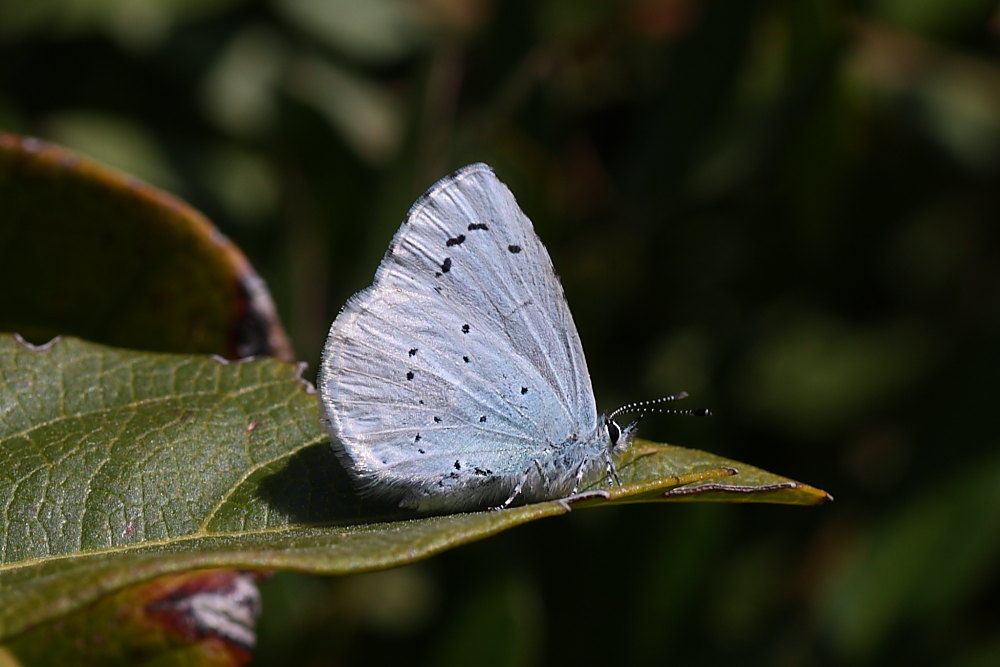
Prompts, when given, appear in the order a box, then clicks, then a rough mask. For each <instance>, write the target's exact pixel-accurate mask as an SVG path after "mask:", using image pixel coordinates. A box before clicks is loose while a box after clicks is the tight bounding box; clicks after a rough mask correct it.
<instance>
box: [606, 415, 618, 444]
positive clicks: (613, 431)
mask: <svg viewBox="0 0 1000 667" xmlns="http://www.w3.org/2000/svg"><path fill="white" fill-rule="evenodd" d="M605 424H607V426H608V436H609V437H610V438H611V444H612V445H617V444H618V438H620V437H621V435H622V429H621V427H620V426H618V424H616V423H615V422H614V420H612V419H608V420H607V421H606V422H605Z"/></svg>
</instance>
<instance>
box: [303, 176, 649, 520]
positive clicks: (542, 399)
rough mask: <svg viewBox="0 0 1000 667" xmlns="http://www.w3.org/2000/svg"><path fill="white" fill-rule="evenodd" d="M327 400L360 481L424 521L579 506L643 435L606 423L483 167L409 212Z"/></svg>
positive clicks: (553, 303)
mask: <svg viewBox="0 0 1000 667" xmlns="http://www.w3.org/2000/svg"><path fill="white" fill-rule="evenodd" d="M319 389H320V393H321V396H322V402H323V407H324V410H325V412H326V416H327V421H328V423H329V427H330V430H331V433H332V435H333V436H334V438H333V440H332V443H333V446H334V448H335V450H336V451H337V452H338V454H339V455H340V457H341V459H342V461H343V462H344V463H345V465H346V466H347V468H348V470H349V471H350V472H352V473H353V474H354V476H355V477H356V478H357V479H358V480H360V481H361V482H362V483H363V484H364V486H365V487H366V489H367V490H368V491H369V492H370V493H372V494H377V495H380V496H383V497H386V498H391V499H394V500H398V502H399V504H400V505H401V506H404V507H411V508H415V509H419V510H423V511H446V510H447V511H456V510H470V509H481V508H484V507H495V506H500V505H503V506H506V505H507V504H511V503H512V502H522V501H537V500H548V499H558V498H563V497H566V496H568V495H571V494H572V493H574V492H575V491H577V490H578V489H579V488H581V485H582V484H584V483H585V482H589V481H592V480H593V479H595V478H596V477H597V476H599V475H602V474H605V473H607V474H609V475H611V474H612V473H613V472H614V470H613V464H612V463H611V454H612V452H613V451H615V450H616V448H618V449H620V448H622V447H624V446H626V445H627V444H628V442H629V441H630V439H631V431H630V429H626V431H627V432H626V433H621V431H620V430H619V429H618V427H617V425H613V428H612V422H609V421H608V420H606V419H605V418H604V417H603V416H602V415H600V414H599V413H598V412H597V409H596V405H595V401H594V395H593V389H592V387H591V383H590V376H589V373H588V371H587V364H586V359H585V358H584V355H583V348H582V346H581V343H580V339H579V335H578V334H577V331H576V326H575V324H574V323H573V318H572V316H571V314H570V311H569V307H568V305H567V303H566V298H565V295H564V293H563V290H562V286H561V285H560V283H559V279H558V277H557V275H556V273H555V270H554V269H553V266H552V262H551V259H550V258H549V255H548V252H547V251H546V250H545V247H544V246H543V245H542V243H541V241H540V240H539V238H538V236H537V235H536V234H535V232H534V229H533V228H532V225H531V222H530V220H529V219H528V218H527V217H526V216H525V215H524V213H523V212H521V210H520V208H519V207H518V205H517V203H516V201H515V200H514V197H513V195H512V194H511V192H510V190H508V189H507V187H506V186H505V185H504V184H503V183H501V182H500V181H499V179H497V177H496V175H495V174H494V173H493V170H492V169H491V168H490V167H488V166H487V165H484V164H473V165H469V166H467V167H465V168H463V169H460V170H458V171H457V172H455V173H453V174H452V175H450V176H447V177H445V178H443V179H441V180H440V181H439V182H438V183H437V184H435V185H434V186H432V187H431V188H430V189H429V190H428V191H427V193H426V194H425V195H423V196H422V197H421V198H420V199H418V200H417V202H416V203H415V204H414V205H413V207H412V208H411V209H410V212H409V214H408V215H407V218H406V220H405V221H404V222H403V224H402V226H401V227H400V229H399V231H398V232H397V233H396V235H395V236H394V237H393V240H392V242H391V243H390V245H389V248H388V250H387V251H386V254H385V256H384V258H383V260H382V262H381V264H380V265H379V268H378V270H377V272H376V275H375V279H374V282H373V283H372V285H371V286H370V287H369V288H367V289H365V290H362V291H361V292H359V293H358V294H356V295H355V296H353V297H352V298H351V299H350V300H349V301H348V302H347V304H346V305H345V306H344V308H343V309H342V311H341V312H340V314H339V315H338V316H337V318H336V320H335V321H334V322H333V325H332V326H331V329H330V334H329V337H328V339H327V343H326V346H325V348H324V352H323V358H322V362H321V367H320V376H319ZM619 435H621V436H623V437H619Z"/></svg>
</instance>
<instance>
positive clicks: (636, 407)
mask: <svg viewBox="0 0 1000 667" xmlns="http://www.w3.org/2000/svg"><path fill="white" fill-rule="evenodd" d="M687 397H688V393H687V392H686V391H682V392H680V393H678V394H671V395H670V396H664V397H663V398H654V399H653V400H651V401H637V402H635V403H628V404H626V405H623V406H621V407H620V408H618V409H617V410H615V411H614V412H612V413H611V414H610V415H609V416H608V419H610V420H612V421H613V420H614V418H615V417H617V416H618V415H620V414H625V413H630V412H638V413H639V419H642V418H643V417H644V416H645V415H646V414H647V413H650V412H656V413H659V414H664V415H691V416H693V417H708V416H709V415H711V414H712V411H711V410H709V409H708V408H700V409H696V410H674V409H667V408H661V407H658V406H659V405H662V404H663V403H670V402H671V401H680V400H683V399H685V398H687ZM636 421H638V420H636Z"/></svg>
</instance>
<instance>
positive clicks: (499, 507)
mask: <svg viewBox="0 0 1000 667" xmlns="http://www.w3.org/2000/svg"><path fill="white" fill-rule="evenodd" d="M535 466H536V467H538V469H539V471H541V466H540V465H539V463H538V461H535ZM530 471H531V468H528V469H527V470H525V471H524V474H523V475H521V481H520V482H518V483H517V486H515V487H514V490H513V491H511V492H510V495H509V496H508V497H507V500H505V501H503V502H502V503H500V504H499V505H497V506H496V507H491V508H490V509H491V510H503V509H507V508H508V507H510V504H511V503H512V502H514V500H515V499H516V498H517V497H518V496H519V495H521V489H523V488H524V483H525V482H527V481H528V473H529V472H530Z"/></svg>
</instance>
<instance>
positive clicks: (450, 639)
mask: <svg viewBox="0 0 1000 667" xmlns="http://www.w3.org/2000/svg"><path fill="white" fill-rule="evenodd" d="M0 49H2V55H3V57H2V58H0V91H2V94H0V129H5V130H9V131H15V132H21V133H25V134H33V135H36V136H40V137H43V138H46V139H50V140H53V141H57V142H61V143H65V144H67V145H69V146H71V147H75V148H80V149H81V150H84V151H86V152H87V153H88V154H89V155H93V156H95V157H97V158H98V159H102V160H105V161H106V162H108V163H111V164H113V165H115V166H118V167H122V168H125V169H128V170H129V171H132V172H133V173H137V174H138V175H140V176H142V177H143V178H146V179H148V180H149V181H151V182H152V183H154V184H156V185H160V186H163V187H166V188H168V189H170V190H171V191H172V192H174V193H175V194H178V195H180V196H182V197H184V198H185V199H187V200H188V201H189V202H191V203H192V204H193V205H194V206H195V207H196V208H199V209H200V210H202V211H205V212H206V213H207V214H208V215H209V217H211V218H212V219H213V220H214V221H215V222H216V223H217V224H218V225H219V226H220V227H221V228H222V229H223V231H224V232H225V233H226V234H227V235H229V236H230V237H231V238H233V239H234V240H235V241H236V242H237V244H238V245H240V246H241V247H242V248H243V249H244V250H245V251H246V252H247V254H248V255H249V256H250V257H251V259H252V260H253V261H254V263H255V265H256V266H257V268H258V270H259V271H260V272H261V274H262V275H263V276H264V278H265V279H266V280H267V281H268V283H269V284H270V285H271V288H272V291H273V293H274V295H275V298H276V301H277V304H278V310H279V311H280V312H281V314H282V315H283V317H284V320H285V324H286V326H287V328H288V330H289V332H290V335H291V337H292V338H293V340H294V343H295V348H296V349H297V350H298V351H299V354H300V355H301V356H302V357H303V358H305V359H306V360H307V361H310V362H311V364H312V367H313V368H315V361H316V359H318V356H319V351H320V349H321V345H322V341H323V338H324V336H325V333H326V330H327V328H328V326H329V323H330V321H331V320H332V319H333V315H334V314H335V313H336V312H337V309H338V308H339V307H340V305H341V304H342V303H343V302H344V301H345V300H346V298H347V297H348V296H349V295H350V294H351V293H353V292H354V291H356V290H358V289H360V288H362V287H364V286H366V285H367V284H368V283H369V280H370V278H371V275H372V273H373V272H374V268H375V266H376V264H377V261H378V259H379V258H380V257H381V255H382V253H383V252H384V249H385V247H386V245H387V243H388V240H389V238H390V237H391V234H392V232H393V231H394V229H395V228H396V226H397V225H398V223H399V221H400V220H401V219H402V217H403V215H404V214H405V211H406V209H407V207H408V206H409V204H410V202H411V201H412V200H413V198H414V197H415V196H416V195H417V194H419V193H420V192H421V191H422V190H423V189H424V188H425V187H426V186H427V185H429V184H430V183H432V182H433V181H434V180H435V179H436V178H438V177H439V176H441V175H443V174H444V173H446V172H447V171H449V170H450V169H452V168H454V167H458V166H461V165H462V164H465V163H467V162H470V161H473V160H484V161H486V162H489V163H491V164H493V165H494V166H495V167H496V169H497V171H498V173H499V174H500V176H501V177H502V178H503V179H504V180H505V181H507V183H508V184H509V185H510V187H511V189H512V190H513V191H514V192H515V194H516V195H517V196H518V198H519V200H520V202H521V204H522V207H523V208H524V209H525V210H526V212H527V213H528V214H529V215H530V216H531V217H532V218H533V220H534V221H535V224H536V228H537V229H538V231H539V234H540V236H541V237H542V239H543V240H544V241H545V242H546V244H547V245H548V247H549V250H550V252H551V254H552V255H553V260H554V262H555V265H556V267H557V268H558V270H559V271H560V274H561V276H562V278H563V282H564V285H565V287H566V292H567V294H568V296H569V299H570V303H571V305H572V308H573V312H574V314H575V316H576V319H577V324H578V326H579V328H580V330H581V337H582V339H583V342H584V346H585V348H586V350H587V356H588V361H589V364H590V370H591V373H592V375H593V377H594V385H595V389H596V390H597V394H598V400H599V403H600V405H601V406H603V407H605V408H611V407H614V406H615V405H617V404H619V403H621V402H624V401H625V400H632V399H642V398H647V397H652V396H657V395H662V394H665V393H670V392H673V391H677V390H680V389H687V390H688V391H690V392H691V393H692V394H693V396H694V398H693V399H692V400H693V401H694V402H695V403H697V405H699V406H700V405H708V406H711V407H712V408H713V409H714V411H715V413H716V415H717V416H716V417H714V418H713V419H712V420H710V421H708V422H706V420H684V419H682V418H666V417H665V418H660V419H648V420H646V421H645V422H644V424H643V436H645V437H649V438H651V439H654V440H665V441H670V442H674V443H678V444H682V445H686V446H693V447H698V448H701V449H707V450H710V451H714V452H717V453H719V454H722V455H725V456H731V457H733V458H737V459H745V460H752V461H754V462H755V463H757V464H760V465H761V466H762V467H764V468H768V469H773V470H778V471H780V472H782V473H787V474H790V475H791V476H793V477H796V478H798V479H806V480H809V481H810V482H812V483H815V484H817V485H818V486H820V487H822V488H825V489H828V490H829V491H831V492H832V493H833V494H834V496H836V498H837V501H836V502H835V503H833V504H831V505H828V506H826V507H825V508H822V509H819V510H810V511H803V510H796V509H788V508H773V507H723V506H700V505H691V506H685V505H675V506H671V507H634V508H614V509H612V508H609V509H603V510H594V511H590V512H578V513H574V514H572V515H570V516H569V517H567V518H564V519H559V520H556V521H552V522H547V523H545V524H542V525H530V526H525V527H523V528H521V529H519V530H517V531H513V532H511V533H508V534H505V535H502V536H499V537H497V538H495V539H492V540H489V541H487V542H483V543H479V544H475V545H470V546H469V547H467V548H464V549H461V550H458V551H454V552H450V553H447V554H443V555H441V556H440V557H437V558H435V559H433V560H431V561H429V562H427V563H424V564H422V565H419V566H414V567H410V568H406V569H403V570H398V571H393V572H385V573H379V574H372V575H364V576H358V577H345V578H336V579H322V580H321V579H308V580H305V579H303V578H302V577H301V576H300V575H291V574H288V575H281V576H277V577H275V578H274V579H273V580H271V581H270V582H268V583H267V584H265V586H264V590H263V593H264V598H263V605H264V616H263V621H262V626H261V628H260V632H261V637H260V644H259V649H258V661H259V663H260V664H269V663H272V662H274V663H277V662H282V663H284V662H288V661H293V662H296V663H313V664H326V663H331V662H336V663H340V664H362V663H378V662H383V661H384V662H388V661H390V660H392V661H400V660H406V661H407V662H427V663H429V662H432V661H433V662H435V663H441V662H460V661H461V662H466V661H467V658H468V657H469V656H470V655H475V656H476V658H477V660H478V661H482V662H485V663H492V664H519V665H524V664H527V665H531V664H587V663H595V662H606V661H607V660H608V659H612V658H613V659H615V660H619V661H622V662H623V663H626V664H628V663H636V662H640V661H652V660H656V661H657V662H664V661H667V660H671V661H675V662H682V661H685V662H692V661H694V662H698V663H706V662H707V663H733V662H736V661H739V663H740V664H768V665H773V664H802V663H806V662H810V663H817V664H832V665H838V664H851V665H857V664H872V665H876V664H884V663H886V662H887V661H889V660H892V661H893V662H904V661H905V662H909V663H911V664H940V663H947V664H956V665H987V664H996V663H997V662H998V661H1000V634H998V632H997V628H998V627H1000V616H998V611H997V608H996V605H995V600H996V599H997V598H998V596H1000V576H998V575H1000V572H998V568H997V566H996V564H997V563H998V562H1000V537H998V536H1000V513H998V512H997V509H996V508H997V507H998V502H997V498H996V488H998V486H1000V480H998V477H1000V459H998V457H997V455H996V452H997V444H998V442H997V441H998V429H997V428H996V426H995V424H996V419H995V418H993V417H990V415H991V414H993V413H992V409H994V406H993V401H994V399H995V397H996V396H997V395H998V393H1000V392H998V389H1000V387H998V381H1000V380H998V378H1000V373H998V371H1000V344H998V343H1000V308H998V303H997V297H996V295H997V294H998V293H1000V243H998V238H997V237H998V234H1000V232H998V225H997V222H998V220H1000V187H998V185H1000V181H998V177H1000V60H998V56H1000V10H997V8H996V3H995V2H986V1H985V0H960V1H954V0H913V1H910V0H870V1H868V2H855V3H842V2H834V1H832V0H803V1H801V2H779V1H777V0H773V1H771V2H757V3H753V2H741V3H731V2H725V1H724V0H701V1H699V0H620V1H615V2H612V1H610V0H604V1H595V2H588V3H581V2H575V1H574V0H542V1H537V2H528V1H525V0H521V1H511V2H489V1H488V0H413V1H411V2H404V1H403V0H367V1H363V0H337V1H336V2H333V1H327V2H324V1H321V0H270V1H264V0H253V1H252V0H243V1H240V0H224V1H223V0H215V1H213V2H205V1H204V0H199V1H198V2H194V1H191V0H186V1H185V0H170V1H168V0H156V1H148V2H138V1H133V0H101V1H97V0H92V1H91V2H83V1H80V0H76V1H73V0H45V1H44V2H43V1H41V0H39V1H37V2H32V3H23V2H21V3H15V2H4V3H0ZM16 288H17V286H16V285H5V286H4V288H3V289H16ZM592 628H600V629H599V630H597V631H596V632H595V631H594V630H593V629H592ZM495 647H497V648H495ZM500 647H502V649H501V648H500Z"/></svg>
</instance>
